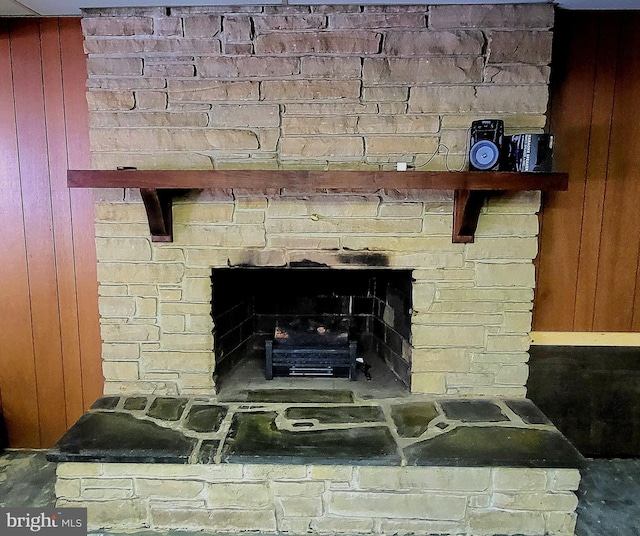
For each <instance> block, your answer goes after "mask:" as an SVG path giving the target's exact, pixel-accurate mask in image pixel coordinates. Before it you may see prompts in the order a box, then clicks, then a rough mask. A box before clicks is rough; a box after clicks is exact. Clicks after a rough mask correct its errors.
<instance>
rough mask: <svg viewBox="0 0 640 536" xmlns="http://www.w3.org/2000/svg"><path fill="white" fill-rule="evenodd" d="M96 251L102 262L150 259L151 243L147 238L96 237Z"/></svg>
mask: <svg viewBox="0 0 640 536" xmlns="http://www.w3.org/2000/svg"><path fill="white" fill-rule="evenodd" d="M136 208H138V207H136ZM136 212H137V211H136ZM96 253H97V256H98V260H99V261H100V262H105V261H107V262H108V261H150V260H151V244H150V242H149V240H148V239H146V238H96Z"/></svg>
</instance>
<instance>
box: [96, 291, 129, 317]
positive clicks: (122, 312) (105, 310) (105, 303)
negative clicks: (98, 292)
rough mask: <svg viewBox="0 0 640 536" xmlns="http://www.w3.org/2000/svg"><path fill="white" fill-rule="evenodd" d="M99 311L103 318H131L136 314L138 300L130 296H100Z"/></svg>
mask: <svg viewBox="0 0 640 536" xmlns="http://www.w3.org/2000/svg"><path fill="white" fill-rule="evenodd" d="M98 309H99V310H100V315H101V316H115V317H130V316H133V315H135V313H136V300H135V298H132V297H130V296H100V297H99V298H98Z"/></svg>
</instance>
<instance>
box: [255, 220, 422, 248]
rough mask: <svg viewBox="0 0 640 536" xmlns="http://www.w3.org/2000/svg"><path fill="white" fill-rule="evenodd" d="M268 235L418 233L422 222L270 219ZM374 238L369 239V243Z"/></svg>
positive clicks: (268, 221) (373, 240)
mask: <svg viewBox="0 0 640 536" xmlns="http://www.w3.org/2000/svg"><path fill="white" fill-rule="evenodd" d="M266 227H267V231H268V232H269V233H298V234H304V233H321V234H326V233H341V234H349V233H366V234H372V235H373V234H376V233H394V232H395V233H419V232H420V230H421V228H422V221H421V220H419V219H409V218H407V219H402V220H391V219H364V218H337V217H336V218H331V217H328V218H320V219H318V220H315V219H311V218H308V219H302V218H295V219H294V218H290V219H289V218H272V219H267V221H266ZM375 240H376V238H374V237H371V239H370V242H375Z"/></svg>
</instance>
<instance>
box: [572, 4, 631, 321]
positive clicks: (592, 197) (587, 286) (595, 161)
mask: <svg viewBox="0 0 640 536" xmlns="http://www.w3.org/2000/svg"><path fill="white" fill-rule="evenodd" d="M591 19H592V20H594V17H593V16H591ZM618 21H619V19H618V17H610V18H607V19H606V20H604V21H602V24H600V25H599V27H597V28H595V31H593V32H592V33H593V34H595V35H594V36H595V39H594V42H595V43H597V49H596V53H595V56H596V61H595V62H594V64H595V79H594V95H593V108H592V110H591V115H590V128H589V149H588V153H587V156H588V159H589V166H588V167H587V173H586V182H585V192H584V203H583V214H582V231H581V233H580V241H579V243H580V256H579V258H578V269H577V270H576V272H577V274H578V280H577V285H576V301H575V312H574V317H575V320H574V325H573V329H574V330H575V331H590V330H591V329H592V327H593V318H594V314H595V292H594V290H595V289H596V288H597V284H598V277H597V274H598V266H599V262H600V247H601V241H602V234H601V229H602V218H603V211H604V197H605V192H606V187H605V186H606V177H607V154H608V151H609V144H610V140H611V117H612V111H613V100H614V89H615V76H616V65H617V61H616V60H617V57H616V51H617V46H618V32H619V30H620V28H619V22H618Z"/></svg>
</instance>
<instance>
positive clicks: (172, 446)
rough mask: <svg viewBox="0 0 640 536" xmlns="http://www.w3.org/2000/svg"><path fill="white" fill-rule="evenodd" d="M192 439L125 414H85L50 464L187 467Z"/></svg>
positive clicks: (69, 433)
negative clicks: (113, 463)
mask: <svg viewBox="0 0 640 536" xmlns="http://www.w3.org/2000/svg"><path fill="white" fill-rule="evenodd" d="M196 445H197V440H196V439H194V438H189V437H185V436H184V435H183V434H181V433H180V432H178V431H176V430H171V429H169V428H163V427H161V426H158V425H157V424H155V423H154V422H152V421H144V420H140V419H136V418H135V417H134V416H133V415H129V414H127V413H115V412H114V413H107V412H92V413H86V414H85V415H83V416H82V417H80V419H79V420H78V422H77V423H76V424H74V425H73V426H72V427H71V429H70V430H69V431H68V432H67V433H66V434H65V435H64V437H63V438H62V439H61V440H60V442H59V443H58V445H57V447H56V450H55V453H53V454H52V455H51V457H48V459H49V460H50V461H56V462H64V461H94V462H95V461H104V462H130V463H187V462H188V460H189V456H190V455H191V453H192V452H193V449H194V448H195V447H196Z"/></svg>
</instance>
